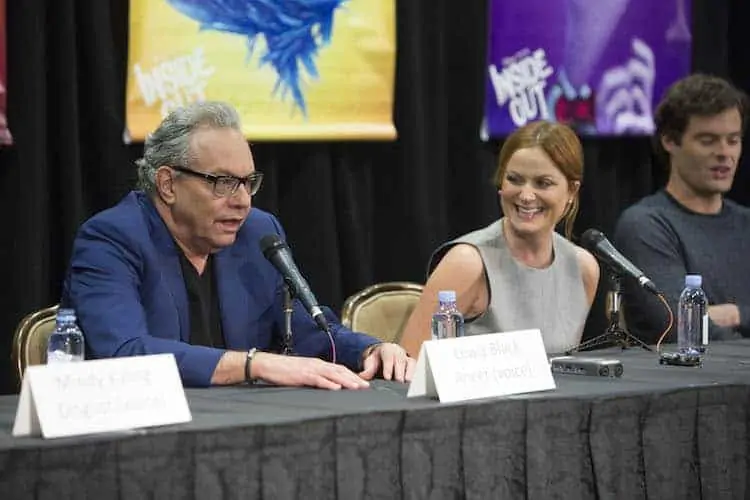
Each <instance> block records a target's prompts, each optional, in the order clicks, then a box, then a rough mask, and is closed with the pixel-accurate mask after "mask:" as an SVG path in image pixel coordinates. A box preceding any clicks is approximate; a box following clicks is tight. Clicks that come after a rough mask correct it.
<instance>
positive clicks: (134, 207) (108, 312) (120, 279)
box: [60, 191, 378, 387]
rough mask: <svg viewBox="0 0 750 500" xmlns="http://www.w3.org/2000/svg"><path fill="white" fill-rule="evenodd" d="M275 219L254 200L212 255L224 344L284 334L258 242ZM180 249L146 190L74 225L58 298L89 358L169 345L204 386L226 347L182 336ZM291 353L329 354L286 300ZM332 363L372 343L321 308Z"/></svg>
mask: <svg viewBox="0 0 750 500" xmlns="http://www.w3.org/2000/svg"><path fill="white" fill-rule="evenodd" d="M271 233H275V234H278V235H280V236H281V238H282V239H283V238H284V232H283V230H282V228H281V225H280V224H279V221H278V220H277V219H276V218H275V217H274V216H272V215H271V214H269V213H267V212H264V211H262V210H259V209H257V208H253V209H252V210H251V211H250V215H249V216H248V218H247V220H246V221H245V223H244V224H243V226H242V228H241V229H240V231H239V232H238V233H237V239H236V240H235V243H234V244H233V245H232V246H230V247H227V248H224V249H222V250H220V251H219V252H217V253H216V254H215V255H214V259H215V260H214V272H215V278H216V285H217V290H218V295H219V305H220V310H221V324H222V328H223V333H224V338H225V341H226V346H227V349H230V350H239V351H245V350H248V349H250V348H252V347H257V348H258V349H271V350H274V349H275V348H278V346H280V345H281V338H282V336H283V333H284V315H283V287H282V283H283V280H282V278H281V275H280V274H279V273H278V271H276V269H275V268H274V267H273V266H272V265H271V264H270V263H269V262H268V261H267V260H266V259H265V257H264V256H263V254H262V252H261V250H260V246H259V242H260V239H261V238H262V237H263V236H265V235H267V234H271ZM179 251H180V250H179V248H178V247H177V246H176V244H175V242H174V240H173V238H172V236H171V234H170V233H169V231H168V230H167V226H166V225H165V224H164V222H163V220H162V218H161V216H160V215H159V213H158V212H157V211H156V207H155V206H154V204H153V202H152V201H151V200H150V199H149V197H148V196H147V195H146V194H145V193H143V192H141V191H133V192H131V193H130V194H128V195H127V196H126V197H125V198H124V199H123V200H122V201H121V202H120V203H119V204H117V205H116V206H114V207H112V208H110V209H108V210H105V211H103V212H101V213H99V214H97V215H95V216H94V217H92V218H91V219H89V220H88V221H86V222H85V223H84V224H83V225H82V226H81V228H80V230H79V232H78V234H77V236H76V239H75V242H74V245H73V254H72V257H71V262H70V267H69V269H68V272H67V275H66V278H65V283H64V285H63V292H62V298H61V300H60V303H61V306H63V307H72V308H74V309H75V310H76V314H77V316H78V321H79V325H80V327H81V329H82V330H83V332H84V336H85V339H86V350H87V355H88V357H90V358H107V357H113V356H137V355H143V354H157V353H173V354H174V355H175V357H176V359H177V365H178V367H179V370H180V375H181V377H182V381H183V384H184V385H186V386H199V387H205V386H208V385H210V382H211V376H212V374H213V372H214V369H215V368H216V365H217V363H218V362H219V358H221V356H222V355H223V353H224V352H225V351H224V350H222V349H215V348H211V347H204V346H194V345H190V344H189V343H188V341H189V336H190V325H189V312H188V299H187V292H186V290H185V284H184V281H183V277H182V270H181V268H180V261H179V253H178V252H179ZM294 302H295V305H294V313H293V323H292V332H293V338H294V351H295V353H297V354H299V355H302V356H312V357H320V358H323V359H328V360H330V358H331V345H330V341H329V339H328V336H327V335H326V334H325V333H324V332H322V331H320V330H319V329H318V328H317V326H316V325H315V323H314V321H313V320H312V318H310V316H309V315H308V313H307V312H306V310H305V309H304V307H303V306H302V305H301V304H300V303H299V301H297V300H295V301H294ZM324 310H325V313H326V316H327V318H328V321H329V323H330V324H331V327H332V330H333V336H334V343H335V346H336V356H337V362H339V363H341V364H344V365H346V366H348V367H349V368H351V369H353V370H356V369H358V368H359V362H360V356H361V354H362V351H363V350H364V349H365V348H366V347H368V346H370V345H372V344H375V343H377V342H378V341H377V340H376V339H374V338H372V337H369V336H367V335H364V334H359V333H354V332H351V331H350V330H348V329H346V328H344V327H343V326H342V325H341V324H340V323H339V322H338V320H337V318H336V317H335V316H334V315H333V314H332V313H331V311H330V310H329V309H327V308H325V309H324Z"/></svg>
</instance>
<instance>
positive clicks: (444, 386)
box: [407, 330, 555, 403]
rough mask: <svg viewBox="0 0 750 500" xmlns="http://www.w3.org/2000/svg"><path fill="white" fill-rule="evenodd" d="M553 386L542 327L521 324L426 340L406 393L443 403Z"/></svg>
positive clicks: (551, 387) (520, 392)
mask: <svg viewBox="0 0 750 500" xmlns="http://www.w3.org/2000/svg"><path fill="white" fill-rule="evenodd" d="M554 388H555V380H554V378H553V377H552V371H551V370H550V366H549V361H548V360H547V353H546V352H545V350H544V342H543V341H542V334H541V332H540V331H539V330H517V331H512V332H506V333H490V334H486V335H472V336H468V337H459V338H451V339H440V340H430V341H427V342H424V343H423V344H422V348H421V349H420V351H419V359H418V360H417V367H416V370H415V374H414V376H413V378H412V382H411V385H410V386H409V392H408V393H407V397H410V398H411V397H418V396H427V397H432V398H437V399H439V400H440V401H441V402H443V403H450V402H455V401H467V400H470V399H479V398H489V397H496V396H506V395H510V394H522V393H526V392H535V391H546V390H549V389H554Z"/></svg>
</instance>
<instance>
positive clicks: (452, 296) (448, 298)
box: [438, 290, 456, 303]
mask: <svg viewBox="0 0 750 500" xmlns="http://www.w3.org/2000/svg"><path fill="white" fill-rule="evenodd" d="M438 301H439V302H442V303H445V302H455V301H456V292H455V291H453V290H440V291H439V292H438Z"/></svg>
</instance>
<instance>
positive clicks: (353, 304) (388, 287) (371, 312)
mask: <svg viewBox="0 0 750 500" xmlns="http://www.w3.org/2000/svg"><path fill="white" fill-rule="evenodd" d="M423 288H424V286H423V285H420V284H418V283H412V282H409V281H390V282H386V283H377V284H375V285H371V286H368V287H367V288H365V289H364V290H362V291H360V292H357V293H355V294H354V295H352V296H350V297H349V298H348V299H346V302H344V307H343V308H342V311H341V323H342V324H343V325H344V326H346V327H348V328H350V329H352V330H354V331H355V332H361V333H366V334H368V335H372V336H373V337H376V338H378V339H380V340H382V341H384V342H394V343H398V342H399V341H400V340H401V334H402V332H403V330H404V326H405V325H406V322H407V320H408V319H409V316H410V315H411V312H412V310H413V309H414V307H415V306H416V305H417V302H418V301H419V297H420V296H421V295H422V290H423Z"/></svg>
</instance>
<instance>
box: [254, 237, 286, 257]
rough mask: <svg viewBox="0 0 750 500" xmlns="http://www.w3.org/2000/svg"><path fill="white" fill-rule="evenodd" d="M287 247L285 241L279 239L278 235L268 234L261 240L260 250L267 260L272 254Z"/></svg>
mask: <svg viewBox="0 0 750 500" xmlns="http://www.w3.org/2000/svg"><path fill="white" fill-rule="evenodd" d="M285 246H286V245H285V244H284V242H283V241H281V238H279V235H278V234H267V235H265V236H264V237H263V238H261V239H260V249H261V251H262V252H263V255H264V256H265V257H266V258H268V257H269V255H270V253H271V252H273V251H275V250H276V249H278V248H283V247H285Z"/></svg>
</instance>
